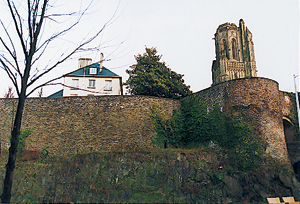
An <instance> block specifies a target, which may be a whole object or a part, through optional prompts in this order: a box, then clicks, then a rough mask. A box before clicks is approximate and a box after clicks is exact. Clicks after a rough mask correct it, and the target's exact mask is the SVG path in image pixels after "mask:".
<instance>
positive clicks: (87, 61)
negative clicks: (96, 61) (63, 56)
mask: <svg viewBox="0 0 300 204" xmlns="http://www.w3.org/2000/svg"><path fill="white" fill-rule="evenodd" d="M90 64H92V59H91V58H79V59H78V69H80V68H82V67H86V66H88V65H90Z"/></svg>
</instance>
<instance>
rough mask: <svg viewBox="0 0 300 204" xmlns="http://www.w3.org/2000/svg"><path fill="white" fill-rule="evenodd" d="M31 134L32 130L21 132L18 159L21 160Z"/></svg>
mask: <svg viewBox="0 0 300 204" xmlns="http://www.w3.org/2000/svg"><path fill="white" fill-rule="evenodd" d="M31 133H32V130H30V129H25V130H21V133H20V140H19V145H18V150H17V158H20V156H21V154H22V153H23V151H24V146H25V139H26V137H28V136H29V135H30V134H31Z"/></svg>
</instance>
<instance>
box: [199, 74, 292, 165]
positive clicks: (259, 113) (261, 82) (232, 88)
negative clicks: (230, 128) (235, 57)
mask: <svg viewBox="0 0 300 204" xmlns="http://www.w3.org/2000/svg"><path fill="white" fill-rule="evenodd" d="M194 95H196V96H200V98H201V100H203V101H206V103H207V104H208V107H209V108H212V107H213V106H214V105H215V104H216V103H218V104H219V105H220V107H221V109H224V108H228V107H232V108H234V110H236V111H238V112H240V113H242V115H243V117H244V119H245V120H246V121H248V122H250V123H251V124H252V125H253V126H254V127H255V128H256V129H257V130H258V133H259V135H260V139H261V141H262V142H265V147H266V152H268V153H270V155H271V156H273V157H276V158H279V159H280V160H282V161H289V155H288V151H287V146H286V141H285V135H284V127H283V110H284V111H285V112H284V113H285V114H286V115H287V116H288V115H289V114H290V108H291V107H288V105H286V104H285V102H284V95H286V94H285V93H284V92H281V91H279V85H278V83H277V82H276V81H274V80H271V79H267V78H260V77H254V78H241V79H236V80H232V81H227V82H223V83H220V84H217V85H214V86H212V87H209V88H207V89H204V90H202V91H199V92H197V93H195V94H194Z"/></svg>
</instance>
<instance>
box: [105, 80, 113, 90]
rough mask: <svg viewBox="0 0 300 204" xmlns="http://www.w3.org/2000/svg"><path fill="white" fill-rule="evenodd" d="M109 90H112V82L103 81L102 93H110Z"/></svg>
mask: <svg viewBox="0 0 300 204" xmlns="http://www.w3.org/2000/svg"><path fill="white" fill-rule="evenodd" d="M111 90H112V81H111V80H105V87H104V91H111Z"/></svg>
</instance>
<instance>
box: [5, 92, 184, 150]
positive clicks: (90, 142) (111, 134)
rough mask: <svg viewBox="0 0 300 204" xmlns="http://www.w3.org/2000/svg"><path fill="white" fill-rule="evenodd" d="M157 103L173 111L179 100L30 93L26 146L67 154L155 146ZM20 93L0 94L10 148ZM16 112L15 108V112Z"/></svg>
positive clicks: (166, 111) (25, 119)
mask: <svg viewBox="0 0 300 204" xmlns="http://www.w3.org/2000/svg"><path fill="white" fill-rule="evenodd" d="M153 104H157V106H158V110H159V111H160V112H161V113H162V114H163V115H164V116H165V117H171V115H172V111H173V109H177V108H178V107H179V105H180V102H179V100H172V99H165V98H156V97H147V96H88V97H61V98H28V99H27V100H26V104H25V110H24V114H23V119H22V129H23V130H24V129H32V133H31V134H30V135H29V136H28V137H27V138H26V140H25V149H27V150H38V151H41V150H43V149H47V151H48V152H49V153H50V154H56V155H66V154H74V153H77V152H84V151H94V150H95V151H98V150H107V151H109V150H112V149H117V150H119V151H122V149H128V148H130V149H132V148H134V147H140V148H145V147H147V148H149V147H150V148H151V147H152V144H151V136H154V135H155V131H154V127H153V124H152V120H151V117H150V114H151V108H152V106H153ZM16 106H17V99H0V116H1V117H0V135H1V146H2V147H4V148H8V146H9V137H10V131H11V127H12V119H13V117H14V114H15V111H16ZM13 113H14V114H13Z"/></svg>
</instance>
